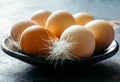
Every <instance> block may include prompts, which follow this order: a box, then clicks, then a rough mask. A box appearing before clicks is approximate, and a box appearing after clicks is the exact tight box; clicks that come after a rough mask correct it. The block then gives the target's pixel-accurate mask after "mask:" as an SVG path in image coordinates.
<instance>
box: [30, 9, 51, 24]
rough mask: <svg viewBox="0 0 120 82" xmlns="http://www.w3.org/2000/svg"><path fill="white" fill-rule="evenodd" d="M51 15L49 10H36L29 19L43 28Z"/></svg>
mask: <svg viewBox="0 0 120 82" xmlns="http://www.w3.org/2000/svg"><path fill="white" fill-rule="evenodd" d="M51 14H52V13H51V11H49V10H38V11H36V12H35V13H33V15H32V17H31V19H32V20H34V21H35V22H37V23H38V24H39V25H40V26H45V23H46V21H47V19H48V17H49V16H50V15H51Z"/></svg>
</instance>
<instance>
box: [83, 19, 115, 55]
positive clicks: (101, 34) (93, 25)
mask: <svg viewBox="0 0 120 82" xmlns="http://www.w3.org/2000/svg"><path fill="white" fill-rule="evenodd" d="M85 27H86V28H88V29H89V30H90V31H91V32H92V34H93V35H94V37H95V40H96V49H95V52H96V53H97V52H100V51H103V50H105V49H106V48H107V47H108V46H109V45H110V44H111V43H112V41H113V40H114V29H113V27H112V25H111V24H109V23H108V22H107V21H105V20H93V21H91V22H89V23H87V24H86V25H85Z"/></svg>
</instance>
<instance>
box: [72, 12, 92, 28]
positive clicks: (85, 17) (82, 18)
mask: <svg viewBox="0 0 120 82" xmlns="http://www.w3.org/2000/svg"><path fill="white" fill-rule="evenodd" d="M73 16H74V18H75V20H76V23H77V24H78V25H83V26H84V25H85V24H87V23H88V22H89V21H91V20H94V18H93V16H91V15H90V14H88V13H76V14H74V15H73Z"/></svg>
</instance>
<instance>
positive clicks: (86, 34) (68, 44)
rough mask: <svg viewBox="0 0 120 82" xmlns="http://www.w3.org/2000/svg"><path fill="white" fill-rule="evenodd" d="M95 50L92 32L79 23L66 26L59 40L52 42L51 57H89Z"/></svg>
mask: <svg viewBox="0 0 120 82" xmlns="http://www.w3.org/2000/svg"><path fill="white" fill-rule="evenodd" d="M94 50H95V38H94V36H93V34H92V33H91V32H90V31H89V30H88V29H87V28H85V27H83V26H81V25H73V26H70V27H69V28H67V29H66V30H65V31H64V32H63V33H62V35H61V36H60V40H59V41H58V42H55V43H54V44H53V50H51V55H50V58H51V59H62V60H64V59H74V58H75V59H80V58H87V57H91V56H92V55H93V53H94Z"/></svg>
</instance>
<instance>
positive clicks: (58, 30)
mask: <svg viewBox="0 0 120 82" xmlns="http://www.w3.org/2000/svg"><path fill="white" fill-rule="evenodd" d="M74 24H76V22H75V19H74V18H73V16H72V15H71V14H70V13H69V12H67V11H65V10H58V11H56V12H54V13H53V14H51V15H50V16H49V18H48V20H47V22H46V25H45V27H46V28H47V29H48V30H50V31H51V32H52V33H54V34H55V35H56V36H57V37H60V36H61V34H62V32H63V31H64V30H65V29H66V28H68V27H69V26H71V25H74Z"/></svg>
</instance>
